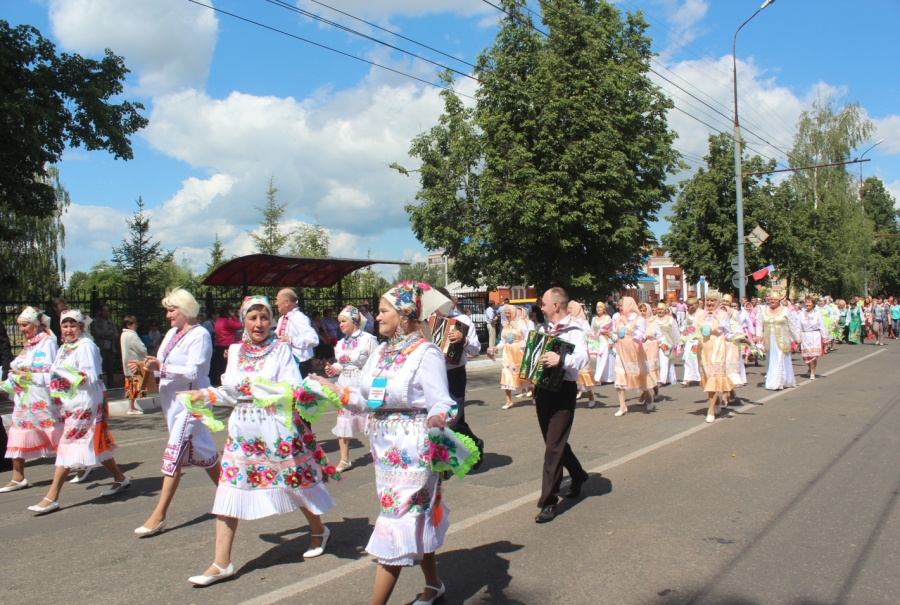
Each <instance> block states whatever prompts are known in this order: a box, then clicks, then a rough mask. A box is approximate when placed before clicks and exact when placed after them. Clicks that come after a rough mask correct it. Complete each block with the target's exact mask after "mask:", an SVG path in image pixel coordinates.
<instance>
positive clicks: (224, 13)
mask: <svg viewBox="0 0 900 605" xmlns="http://www.w3.org/2000/svg"><path fill="white" fill-rule="evenodd" d="M187 1H188V2H190V3H191V4H196V5H197V6H202V7H204V8H208V9H210V10H212V11H215V12H217V13H222V14H223V15H228V16H229V17H233V18H235V19H239V20H241V21H244V22H246V23H251V24H253V25H256V26H258V27H262V28H264V29H267V30H269V31H273V32H276V33H279V34H282V35H284V36H288V37H289V38H294V39H295V40H300V41H301V42H306V43H307V44H312V45H313V46H318V47H319V48H323V49H325V50H330V51H331V52H334V53H337V54H339V55H343V56H345V57H349V58H351V59H354V60H356V61H360V62H362V63H366V64H368V65H371V66H373V67H378V68H381V69H384V70H386V71H389V72H392V73H395V74H397V75H400V76H403V77H406V78H410V79H411V80H416V81H417V82H421V83H422V84H427V85H429V86H433V87H435V88H440V89H441V90H447V91H450V92H452V93H454V94H456V95H459V96H461V97H466V98H467V99H472V100H473V101H475V100H477V99H475V97H473V96H471V95H467V94H465V93H461V92H458V91H456V90H454V89H453V88H452V87H450V86H442V85H440V84H435V83H434V82H429V81H428V80H425V79H424V78H419V77H417V76H414V75H412V74H408V73H406V72H403V71H400V70H399V69H394V68H393V67H388V66H387V65H382V64H380V63H376V62H375V61H369V60H368V59H363V58H362V57H357V56H356V55H351V54H350V53H346V52H344V51H342V50H338V49H336V48H332V47H330V46H327V45H325V44H321V43H319V42H315V41H313V40H309V39H307V38H303V37H301V36H297V35H295V34H292V33H289V32H286V31H284V30H280V29H278V28H276V27H272V26H271V25H266V24H265V23H260V22H259V21H254V20H253V19H248V18H247V17H242V16H240V15H237V14H235V13H231V12H228V11H226V10H223V9H221V8H217V7H215V6H210V5H209V4H203V3H202V2H198V1H197V0H187Z"/></svg>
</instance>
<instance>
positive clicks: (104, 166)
mask: <svg viewBox="0 0 900 605" xmlns="http://www.w3.org/2000/svg"><path fill="white" fill-rule="evenodd" d="M200 1H201V2H204V3H206V4H214V5H215V6H216V7H217V8H221V9H223V10H226V11H229V12H233V13H236V14H239V15H241V16H243V17H246V18H248V19H252V20H255V21H258V22H261V23H265V24H267V25H270V26H272V27H276V28H278V29H282V30H284V31H287V32H289V33H291V34H294V35H296V36H301V37H305V38H309V39H311V40H314V41H317V42H319V43H321V44H325V45H328V46H331V47H334V48H336V49H339V50H341V51H343V52H346V53H349V54H351V55H353V56H356V57H361V58H365V59H367V60H370V61H374V62H377V63H381V64H384V65H388V66H390V67H392V68H394V69H397V70H399V71H404V72H407V73H409V74H412V75H415V76H417V77H419V78H422V79H425V80H428V81H435V77H434V76H435V73H436V71H437V69H438V68H436V67H434V66H433V65H429V64H427V63H425V62H424V61H421V60H417V59H411V58H410V57H409V56H407V55H403V54H401V53H399V52H397V51H390V50H388V49H386V48H384V47H382V46H380V45H377V44H375V43H373V42H370V41H367V40H363V39H361V38H358V37H356V36H353V35H350V34H348V33H346V32H341V31H338V30H335V29H334V28H331V27H328V26H324V25H321V24H318V23H316V22H314V21H312V20H310V19H308V18H306V17H303V16H301V15H298V14H296V13H293V12H290V11H288V10H285V9H284V8H282V7H279V6H276V5H274V4H273V3H271V2H266V1H265V0H211V1H207V0H200ZM323 1H324V4H327V5H330V6H333V7H335V8H339V9H341V10H343V11H345V12H347V13H350V14H352V15H356V16H359V17H363V18H365V19H367V20H369V21H372V22H374V23H377V24H378V25H381V26H383V27H386V28H388V29H390V30H392V31H395V32H399V33H400V34H402V35H404V36H407V37H409V38H412V39H414V40H417V41H420V42H423V43H425V44H427V45H429V46H432V47H434V48H436V49H438V50H441V51H443V52H445V53H447V54H449V55H452V56H454V57H456V58H458V59H461V60H463V61H467V62H469V63H474V61H475V58H476V57H477V55H478V53H479V52H480V51H481V50H482V49H484V48H485V47H486V46H488V45H490V44H491V42H492V40H493V37H494V34H495V33H496V23H497V18H498V15H499V13H498V12H497V11H496V9H494V8H492V7H490V6H488V4H486V3H485V2H483V1H481V0H427V1H426V0H377V1H373V0H323ZM760 2H761V0H620V1H619V2H617V5H618V6H619V8H621V9H622V10H626V11H634V10H637V9H639V8H640V9H642V10H643V11H644V14H645V17H646V18H647V19H648V21H649V22H650V23H651V28H650V29H649V31H648V33H649V35H650V36H651V37H653V39H654V48H655V50H656V51H657V52H658V53H659V57H658V58H657V60H656V61H655V62H654V69H655V70H656V71H658V72H659V73H660V74H661V75H663V76H665V77H666V78H668V79H669V80H672V81H674V82H676V83H677V84H678V85H679V86H681V87H682V88H684V89H685V90H688V91H690V92H691V93H692V94H694V95H696V96H697V97H700V98H701V99H703V100H704V101H705V102H706V103H708V104H709V105H712V106H713V107H715V108H716V109H717V110H718V111H721V112H722V113H723V114H725V116H727V117H723V116H722V115H719V114H718V113H716V112H715V111H713V110H712V109H710V108H708V107H706V106H704V105H702V104H700V103H699V102H697V101H696V100H695V99H693V98H691V97H689V96H687V95H686V94H685V93H684V92H682V91H679V90H676V89H674V87H673V86H672V85H670V84H668V83H667V82H664V81H662V80H659V81H658V82H659V84H660V85H661V86H662V87H663V88H664V89H666V90H667V91H671V92H672V94H673V96H674V97H675V102H676V104H677V105H678V106H679V107H680V108H682V109H683V110H684V111H686V112H688V113H690V114H692V115H694V116H695V117H697V118H699V119H701V120H703V121H704V122H708V123H709V124H710V125H712V126H715V127H716V128H717V129H720V130H728V129H730V119H731V75H730V65H731V40H732V35H733V34H734V30H735V29H736V28H737V26H738V25H740V23H741V22H742V21H743V20H744V19H746V18H747V17H749V16H750V15H752V14H753V12H754V11H755V10H756V9H757V8H758V7H759V4H760ZM288 4H290V5H291V6H300V7H301V8H303V9H305V10H309V11H310V12H314V13H316V14H319V15H322V16H323V17H326V18H329V19H332V20H335V21H338V22H340V23H342V24H345V25H347V26H349V27H352V28H355V29H360V30H362V31H365V32H366V33H368V34H370V35H372V36H373V37H377V38H379V39H382V40H385V41H388V42H390V43H392V44H394V45H396V46H400V47H403V48H406V49H409V50H411V51H413V52H414V53H416V54H417V55H418V56H420V57H424V58H427V59H431V60H434V61H437V62H438V63H443V64H450V65H452V66H454V67H455V68H457V69H460V70H461V71H466V70H467V69H469V68H468V67H467V66H466V65H465V64H464V63H462V62H454V61H452V60H451V59H449V58H447V57H444V56H441V55H439V54H437V53H435V52H432V51H428V50H425V49H422V48H421V47H417V46H415V45H413V44H412V43H410V42H407V41H404V40H401V39H399V38H397V37H395V36H392V35H389V34H386V33H384V32H381V31H378V30H374V29H372V28H370V27H368V26H366V25H364V24H360V23H358V22H355V21H352V20H350V19H349V18H346V17H343V16H341V15H339V14H337V13H334V12H333V11H330V10H328V9H327V8H325V7H323V6H321V5H318V4H315V3H313V2H311V1H310V0H301V1H300V2H296V3H292V2H288ZM532 8H533V9H535V10H536V11H538V10H539V8H540V6H539V4H538V3H537V2H533V3H532ZM0 18H3V19H6V20H7V21H9V22H10V23H12V24H19V23H28V24H31V25H34V26H35V27H37V28H38V29H39V30H40V31H41V32H42V33H43V34H44V35H45V36H47V37H49V38H50V39H51V40H53V41H54V42H55V43H56V44H57V45H58V47H59V48H60V49H61V50H65V51H67V52H77V53H80V54H82V55H85V56H92V57H97V56H99V55H100V53H101V52H102V49H103V48H107V47H109V48H111V49H112V50H113V51H114V52H116V53H117V54H120V55H123V56H124V57H125V61H126V65H128V66H129V68H131V69H132V72H133V73H132V74H131V75H130V77H129V81H128V87H127V91H126V95H125V96H126V97H127V98H129V99H132V100H138V101H141V102H142V103H144V105H145V106H146V111H145V115H146V116H148V117H149V118H150V126H149V127H148V128H147V129H145V130H144V131H143V132H141V133H140V134H139V135H137V136H135V137H134V151H135V159H134V160H133V161H130V162H122V161H115V160H113V159H112V158H111V156H109V155H107V154H103V153H88V152H85V151H84V150H83V149H75V150H71V151H69V152H67V153H66V155H65V158H64V160H63V162H62V163H61V165H60V171H61V176H62V180H63V182H64V184H65V185H66V187H67V188H68V189H69V191H70V193H71V196H72V201H73V207H72V209H71V211H70V213H69V216H68V217H67V227H68V244H67V249H66V251H65V255H66V257H67V259H68V264H69V268H70V270H75V269H87V268H89V267H90V266H91V265H92V264H93V263H95V262H97V261H100V260H104V259H108V258H109V257H110V246H111V245H113V244H116V243H117V242H118V241H119V240H120V239H121V238H122V235H123V231H124V219H125V218H126V217H127V216H129V215H130V214H131V213H132V211H133V209H134V201H135V200H136V199H137V197H138V196H142V197H143V199H144V202H145V203H146V205H147V206H148V207H149V208H150V209H151V211H152V213H153V227H154V229H155V231H156V234H157V236H158V237H159V239H161V240H162V241H163V243H164V244H165V245H166V246H168V247H170V248H175V249H176V250H177V254H178V257H179V258H181V257H184V258H186V259H187V260H188V261H189V262H190V263H192V264H193V266H194V267H195V268H197V269H202V267H203V266H204V264H205V261H206V260H207V258H208V249H209V246H210V244H211V243H212V241H213V238H214V237H215V235H216V233H218V234H219V237H220V238H221V239H222V240H223V242H224V243H225V246H226V251H227V252H228V253H229V254H245V253H248V252H251V251H252V245H251V242H250V240H249V237H248V235H247V230H248V229H253V228H254V227H255V226H256V222H257V221H258V213H257V211H256V210H254V208H253V206H254V205H261V204H262V203H263V202H264V200H265V197H264V194H265V188H266V179H267V177H268V176H269V175H270V174H274V175H275V178H276V181H277V186H278V187H279V189H280V191H279V199H280V201H282V202H287V203H289V206H288V211H287V216H288V217H289V220H288V222H287V226H288V227H290V226H292V225H297V224H299V223H301V222H315V221H319V222H321V223H322V224H323V225H324V226H325V227H326V228H327V229H328V230H329V232H330V234H331V237H332V247H333V252H334V254H335V255H339V256H364V255H365V254H366V253H367V252H368V251H371V254H372V256H373V257H375V258H391V259H397V258H406V259H421V258H422V257H423V255H424V254H425V253H426V251H425V250H424V249H423V248H422V246H421V245H420V244H419V243H418V242H417V241H416V240H415V238H414V237H413V235H412V233H411V232H410V229H409V225H408V220H407V216H406V214H405V212H404V210H403V206H404V204H406V203H408V202H410V201H412V200H413V196H414V195H415V191H416V185H417V183H416V181H415V179H414V178H406V177H403V176H399V175H397V174H396V173H394V172H393V171H391V170H389V169H388V168H387V166H388V165H389V164H390V163H391V162H399V163H400V164H404V165H407V166H413V165H414V164H415V163H414V161H412V160H410V159H409V158H408V157H407V155H406V152H407V150H408V147H409V141H410V139H411V138H412V137H413V136H415V135H416V134H418V133H419V132H421V131H423V130H425V129H428V128H430V127H431V126H432V125H433V124H434V123H435V122H436V120H437V117H438V115H439V114H440V111H441V103H440V99H439V98H438V97H437V90H436V89H434V88H432V87H429V86H427V85H424V84H421V83H419V82H416V81H413V80H411V79H408V78H404V77H402V76H399V75H396V74H391V73H389V72H386V71H384V70H380V69H378V68H373V67H371V66H369V65H366V64H364V63H362V62H359V61H355V60H353V59H351V58H349V57H345V56H340V55H338V54H336V53H332V52H328V51H326V50H323V49H320V48H316V47H314V46H311V45H309V44H305V43H302V42H300V41H297V40H295V39H291V38H288V37H286V36H283V35H280V34H277V33H274V32H271V31H267V30H264V29H262V28H260V27H257V26H254V25H251V24H248V23H245V22H242V21H239V20H236V19H234V18H232V17H229V16H227V15H223V14H218V15H217V14H214V13H213V12H212V11H210V10H209V9H206V8H203V7H199V6H197V5H196V4H192V3H190V2H188V1H187V0H143V1H139V0H136V1H130V2H124V1H122V0H15V1H11V0H8V1H6V2H3V3H2V4H0ZM897 23H900V2H897V1H896V0H858V1H856V2H852V3H849V2H846V0H842V1H838V0H815V1H813V0H777V1H776V2H775V3H774V4H772V5H770V6H769V7H767V8H766V9H765V10H764V11H762V12H761V13H760V14H759V15H758V16H757V17H756V18H755V19H754V20H753V21H752V22H751V23H750V24H748V25H747V26H746V27H745V28H744V29H743V30H742V31H741V33H740V35H739V38H738V60H739V66H738V72H739V74H740V81H739V85H738V88H739V93H740V114H741V121H742V125H743V126H745V127H746V128H747V129H749V131H751V132H753V133H755V134H756V135H758V138H755V137H754V135H752V134H749V133H748V132H745V136H747V138H748V141H750V142H751V144H752V145H753V146H754V148H755V149H756V150H758V151H759V152H761V153H763V154H764V155H767V156H771V157H775V158H776V159H779V160H780V161H782V162H783V163H784V149H786V148H788V147H789V146H790V144H791V141H792V137H793V133H794V125H795V124H796V121H797V118H798V116H799V114H800V112H801V111H802V110H803V109H806V108H808V107H809V106H810V104H811V103H812V102H813V101H814V100H815V99H816V98H817V97H824V96H831V97H832V98H833V99H834V100H835V102H836V103H837V104H838V105H840V104H843V103H846V102H859V103H860V104H861V106H862V107H863V108H864V109H865V110H866V112H867V113H868V115H869V116H870V118H871V119H872V120H873V121H874V122H875V124H876V126H877V128H878V133H877V134H876V135H875V136H874V137H873V139H872V141H871V142H870V144H871V143H874V142H875V141H877V140H878V139H880V138H884V139H885V140H884V143H882V144H881V145H879V146H878V147H876V148H875V149H874V150H872V151H871V152H869V153H868V155H867V156H866V157H867V158H871V159H872V161H871V162H868V163H866V164H865V165H864V168H863V169H864V176H868V175H876V176H879V177H880V178H882V179H883V180H884V181H885V183H886V184H887V185H888V186H889V188H890V189H891V191H892V192H893V193H894V195H895V197H898V198H900V81H898V78H897V77H896V75H895V74H896V68H895V67H894V65H893V64H894V61H893V57H895V56H898V54H900V53H898V51H900V41H898V38H897V36H896V35H895V32H894V31H893V30H894V29H895V28H896V24H897ZM460 88H461V90H463V91H467V92H469V93H471V92H472V87H471V82H466V81H464V82H461V83H460ZM701 112H702V113H701ZM703 114H707V115H703ZM670 126H671V127H672V128H673V129H674V130H676V131H677V132H678V133H679V140H678V141H677V142H676V147H678V148H679V149H680V150H682V151H684V152H686V153H687V156H686V157H688V158H690V157H693V156H702V155H703V154H704V153H705V149H706V138H707V136H708V134H709V132H710V129H709V128H708V127H707V126H704V125H702V124H700V123H699V122H698V121H696V120H694V119H692V118H690V117H688V116H686V115H684V114H683V113H680V112H675V111H673V112H671V114H670ZM760 139H762V140H760ZM770 144H771V146H770ZM867 146H868V145H865V146H862V147H861V149H860V150H859V151H862V150H863V149H865V147H867ZM664 214H665V212H663V213H662V215H664ZM654 230H655V231H656V232H657V233H658V234H660V233H663V232H665V230H666V223H665V221H664V220H660V221H659V222H658V223H657V224H656V225H654Z"/></svg>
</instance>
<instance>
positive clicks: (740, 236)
mask: <svg viewBox="0 0 900 605" xmlns="http://www.w3.org/2000/svg"><path fill="white" fill-rule="evenodd" d="M773 2H775V0H766V1H765V2H764V3H763V5H762V6H760V7H759V8H758V9H757V10H756V12H755V13H753V14H752V15H750V19H747V20H746V21H744V22H743V23H741V27H739V28H737V30H736V31H735V32H734V39H733V40H732V42H731V67H732V72H733V76H734V185H735V192H736V198H737V245H738V280H739V283H740V287H739V288H738V290H739V292H740V297H741V298H742V299H743V298H744V297H746V296H747V283H746V279H747V276H746V270H747V267H746V263H745V262H744V177H743V175H742V174H741V125H740V122H739V121H738V92H737V35H738V32H739V31H741V28H743V27H744V26H745V25H747V24H748V23H750V21H751V20H752V19H753V17H755V16H756V15H758V14H759V13H760V11H762V10H763V9H764V8H766V7H767V6H769V5H770V4H772V3H773Z"/></svg>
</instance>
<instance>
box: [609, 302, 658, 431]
mask: <svg viewBox="0 0 900 605" xmlns="http://www.w3.org/2000/svg"><path fill="white" fill-rule="evenodd" d="M619 303H620V305H621V311H620V312H619V317H618V318H616V324H615V330H616V332H615V333H616V338H617V340H616V380H615V385H616V395H617V396H618V397H619V410H618V411H617V412H616V414H615V415H616V416H624V415H625V414H627V413H628V406H626V405H625V391H626V390H628V389H638V390H639V391H640V392H641V401H647V411H648V412H649V411H651V410H652V409H653V407H654V404H653V392H652V391H649V390H648V388H647V387H648V384H650V378H649V376H648V374H647V354H646V353H645V351H644V347H643V346H642V343H643V341H644V339H646V337H647V322H646V320H645V319H644V318H643V316H641V314H640V312H639V309H638V306H637V303H635V302H634V299H633V298H631V297H630V296H624V297H622V298H621V299H620V300H619Z"/></svg>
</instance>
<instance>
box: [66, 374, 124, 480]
mask: <svg viewBox="0 0 900 605" xmlns="http://www.w3.org/2000/svg"><path fill="white" fill-rule="evenodd" d="M61 402H62V405H63V417H64V419H65V425H64V427H63V435H62V439H60V442H59V446H58V447H57V448H56V466H62V467H65V468H75V469H78V468H88V467H91V466H96V465H98V464H100V463H101V462H103V461H104V460H109V459H110V458H112V457H113V455H114V454H115V452H116V449H117V448H116V444H115V442H114V441H113V438H112V435H111V434H110V432H109V425H108V424H107V419H108V417H109V406H108V404H107V402H106V391H104V390H103V388H102V387H99V386H98V387H96V388H92V389H78V390H77V391H76V392H75V395H74V396H73V397H72V398H71V399H62V400H61Z"/></svg>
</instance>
